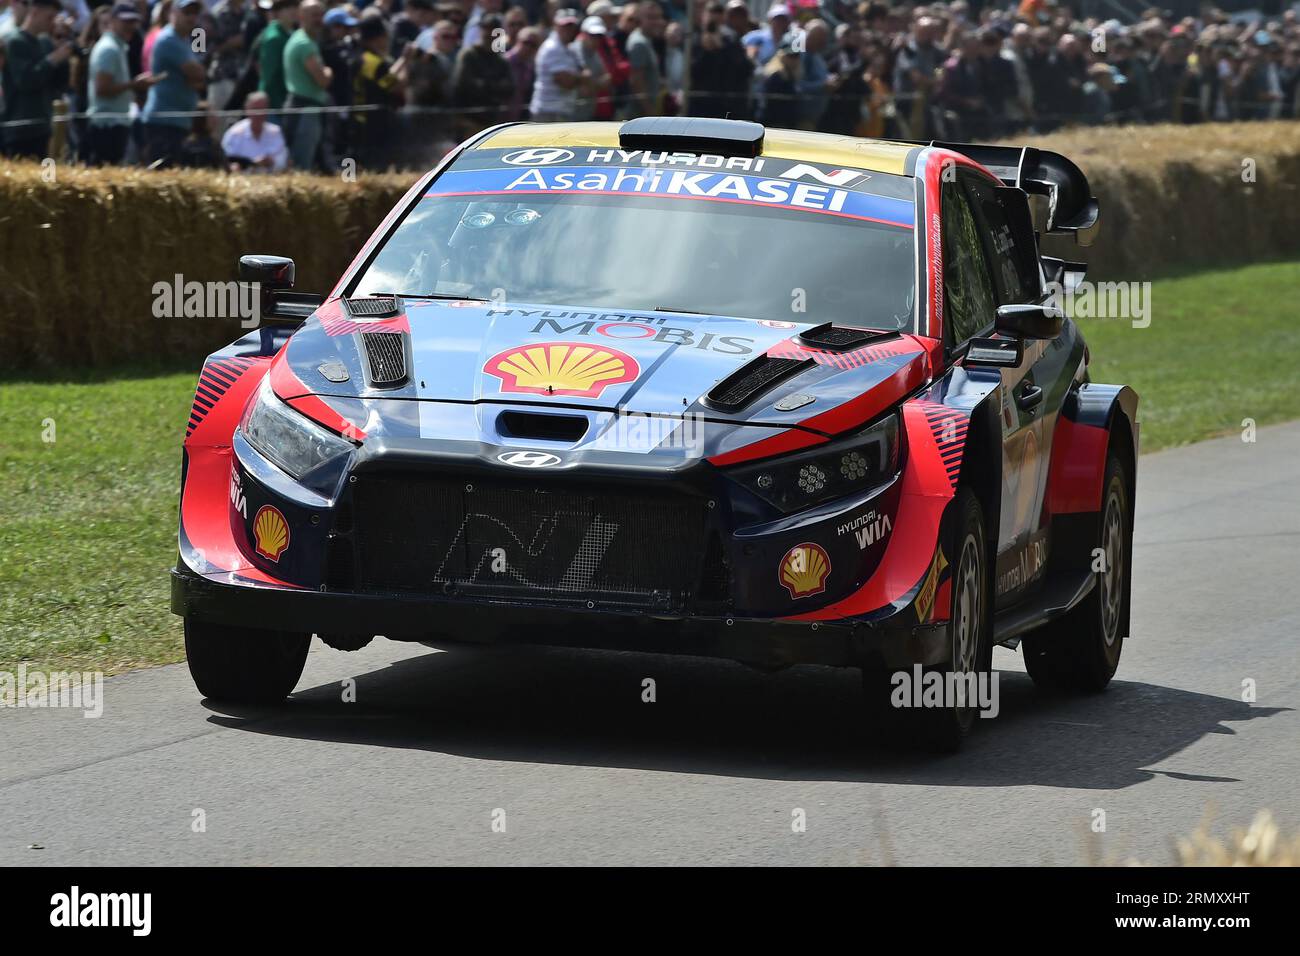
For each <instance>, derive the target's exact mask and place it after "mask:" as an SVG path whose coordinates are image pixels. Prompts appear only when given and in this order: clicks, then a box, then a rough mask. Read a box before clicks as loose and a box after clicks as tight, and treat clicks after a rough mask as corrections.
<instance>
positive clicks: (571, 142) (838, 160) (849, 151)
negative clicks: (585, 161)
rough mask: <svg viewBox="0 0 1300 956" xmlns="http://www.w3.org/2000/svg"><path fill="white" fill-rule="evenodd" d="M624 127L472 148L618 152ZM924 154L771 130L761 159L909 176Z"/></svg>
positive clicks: (580, 129)
mask: <svg viewBox="0 0 1300 956" xmlns="http://www.w3.org/2000/svg"><path fill="white" fill-rule="evenodd" d="M622 125H623V124H621V123H519V124H515V125H511V126H504V127H502V128H501V129H499V130H498V131H497V132H495V133H492V134H491V135H489V136H487V137H485V138H484V139H481V140H479V141H478V142H477V143H475V144H474V146H473V147H472V148H473V149H503V148H504V149H510V148H528V147H545V146H578V147H594V148H598V149H605V148H612V149H618V148H619V141H618V132H619V128H620V127H621V126H622ZM920 149H921V147H920V146H917V145H915V144H913V143H894V142H890V141H888V140H879V139H859V138H858V137H856V136H840V135H836V134H833V133H812V132H805V131H803V130H792V129H769V130H767V131H766V133H765V134H764V137H763V152H762V154H761V155H763V156H775V157H779V158H781V159H789V160H793V161H795V162H802V163H820V164H823V165H828V166H849V167H852V168H854V169H865V170H867V171H868V172H874V173H892V174H893V175H896V176H906V175H910V173H909V171H908V162H907V161H908V157H909V156H911V155H913V154H914V153H916V152H918V151H919V150H920Z"/></svg>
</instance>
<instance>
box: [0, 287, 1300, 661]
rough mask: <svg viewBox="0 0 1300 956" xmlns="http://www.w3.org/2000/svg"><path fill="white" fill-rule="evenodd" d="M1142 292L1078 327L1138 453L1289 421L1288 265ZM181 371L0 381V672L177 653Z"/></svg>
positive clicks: (1295, 393) (183, 412)
mask: <svg viewBox="0 0 1300 956" xmlns="http://www.w3.org/2000/svg"><path fill="white" fill-rule="evenodd" d="M1152 296H1153V305H1152V321H1151V325H1150V327H1148V328H1145V329H1135V328H1133V327H1132V325H1131V323H1130V322H1128V321H1125V320H1120V319H1093V320H1086V321H1084V322H1082V323H1081V324H1082V325H1083V326H1084V328H1085V332H1086V335H1087V338H1088V342H1089V345H1090V347H1091V349H1092V360H1093V366H1092V368H1093V377H1094V379H1095V380H1097V381H1106V382H1127V383H1129V384H1131V385H1133V387H1134V388H1136V389H1137V390H1138V392H1139V393H1140V394H1141V396H1142V404H1141V418H1142V444H1143V448H1144V449H1145V450H1148V451H1150V450H1152V449H1154V448H1160V447H1165V446H1168V445H1176V444H1181V443H1184V442H1190V441H1196V440H1198V439H1201V438H1206V437H1209V436H1211V435H1216V434H1219V433H1223V432H1233V431H1236V430H1238V429H1240V427H1241V421H1242V419H1243V418H1253V419H1254V420H1255V421H1256V422H1257V423H1258V424H1260V425H1263V424H1267V423H1268V422H1273V421H1281V420H1285V419H1290V418H1296V417H1300V374H1297V370H1296V357H1297V356H1300V321H1298V320H1297V318H1296V315H1295V305H1294V303H1295V302H1296V301H1297V299H1300V266H1297V265H1293V264H1271V265H1260V266H1251V267H1247V268H1241V269H1233V270H1226V271H1221V272H1211V273H1201V274H1198V275H1191V276H1186V277H1180V278H1175V279H1167V280H1164V281H1160V282H1157V283H1156V284H1155V286H1154V288H1153V290H1152ZM197 371H198V369H197V365H195V366H194V368H192V369H191V368H185V369H184V370H178V369H167V370H156V369H133V370H132V369H121V370H116V371H112V372H107V373H94V372H73V373H67V374H63V375H56V376H42V377H39V378H34V377H30V376H29V377H26V378H18V377H12V376H11V377H9V378H7V379H5V380H0V426H2V427H0V670H9V669H12V668H13V667H14V666H15V665H16V664H17V663H18V662H19V661H26V662H27V663H28V665H29V666H31V667H33V668H41V669H64V668H77V669H82V670H103V671H106V672H115V671H122V670H127V669H129V668H131V667H137V666H142V665H148V664H162V663H167V662H171V661H177V660H180V659H181V658H182V657H183V650H182V643H181V629H180V623H179V620H178V619H177V618H175V617H173V616H172V614H171V613H170V612H169V610H168V578H167V570H168V568H170V567H171V566H172V564H173V563H174V561H175V557H176V508H177V499H176V496H177V486H178V483H179V476H180V442H181V438H182V436H183V433H184V423H185V420H186V417H187V414H188V412H189V405H190V399H191V396H192V394H193V387H194V379H195V376H196V374H197ZM46 419H53V420H54V425H55V441H53V442H50V443H47V442H45V441H43V440H42V434H43V431H44V429H45V425H44V422H45V420H46Z"/></svg>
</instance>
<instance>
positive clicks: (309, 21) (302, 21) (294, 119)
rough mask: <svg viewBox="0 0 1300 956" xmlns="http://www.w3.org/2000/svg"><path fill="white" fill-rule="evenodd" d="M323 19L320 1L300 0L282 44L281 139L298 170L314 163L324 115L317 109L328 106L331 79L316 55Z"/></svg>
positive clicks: (323, 126) (322, 128)
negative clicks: (294, 22) (292, 28)
mask: <svg viewBox="0 0 1300 956" xmlns="http://www.w3.org/2000/svg"><path fill="white" fill-rule="evenodd" d="M324 19H325V5H324V4H323V3H321V0H303V3H302V4H301V5H300V6H299V7H298V23H299V26H298V29H297V30H295V31H294V33H293V36H291V37H289V42H288V43H286V44H285V45H284V85H285V89H287V90H288V91H289V95H288V97H287V98H286V99H285V101H284V105H285V108H286V109H287V110H288V112H287V113H286V115H285V121H284V138H285V139H286V140H288V142H289V158H290V159H292V160H293V165H294V166H296V167H297V168H298V169H311V168H312V167H313V166H314V165H315V164H316V148H317V147H318V146H320V140H321V133H322V131H323V130H324V128H325V114H324V113H321V112H319V108H320V107H322V106H328V105H329V101H330V98H329V92H328V90H329V85H330V81H331V80H333V78H334V74H333V71H331V70H330V68H329V67H328V66H326V65H325V63H324V61H323V60H322V59H321V55H320V38H321V25H322V22H323V21H324ZM300 110H301V111H302V112H298V111H300Z"/></svg>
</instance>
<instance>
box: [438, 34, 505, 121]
mask: <svg viewBox="0 0 1300 956" xmlns="http://www.w3.org/2000/svg"><path fill="white" fill-rule="evenodd" d="M478 26H479V30H478V32H477V34H476V36H477V40H478V42H476V43H475V44H474V45H473V46H470V45H468V44H467V45H466V46H465V48H464V49H462V50H461V51H460V54H459V55H458V56H457V57H456V70H455V73H454V74H453V75H452V82H451V86H452V101H453V102H454V103H455V105H456V107H457V109H462V110H465V111H466V112H467V115H466V116H465V117H464V119H465V129H464V130H463V132H464V133H465V135H468V134H469V133H470V132H472V131H473V130H474V129H482V128H484V127H485V126H491V125H493V124H495V123H500V122H501V121H502V119H503V118H504V116H505V111H506V109H507V107H508V106H509V103H510V99H511V97H512V96H514V92H515V79H514V77H513V76H512V75H511V73H510V64H509V63H507V62H506V58H505V57H504V56H503V55H502V54H501V53H498V52H497V51H496V31H498V30H501V29H502V26H501V18H500V17H499V16H498V15H497V14H495V13H485V14H483V15H482V16H480V17H479V19H478Z"/></svg>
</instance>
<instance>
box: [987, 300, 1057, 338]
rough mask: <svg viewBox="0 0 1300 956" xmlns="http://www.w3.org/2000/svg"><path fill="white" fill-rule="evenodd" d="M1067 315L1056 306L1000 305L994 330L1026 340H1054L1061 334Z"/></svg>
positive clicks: (1044, 304)
mask: <svg viewBox="0 0 1300 956" xmlns="http://www.w3.org/2000/svg"><path fill="white" fill-rule="evenodd" d="M1064 324H1065V313H1064V312H1062V311H1061V310H1060V309H1058V308H1057V307H1056V306H1054V305H1049V304H1047V303H1043V304H1042V305H1023V304H1019V303H1017V304H1012V305H1000V306H998V317H997V320H996V322H995V323H994V328H996V329H997V330H998V331H999V332H1002V333H1004V334H1006V335H1016V336H1020V337H1021V338H1026V339H1054V338H1056V337H1057V336H1058V335H1060V334H1061V326H1062V325H1064Z"/></svg>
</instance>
